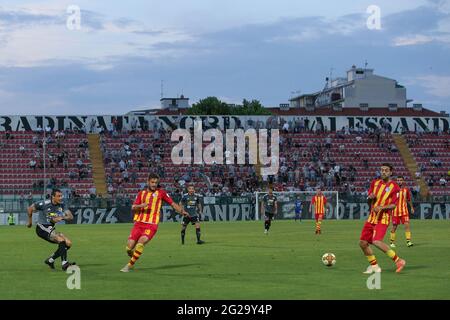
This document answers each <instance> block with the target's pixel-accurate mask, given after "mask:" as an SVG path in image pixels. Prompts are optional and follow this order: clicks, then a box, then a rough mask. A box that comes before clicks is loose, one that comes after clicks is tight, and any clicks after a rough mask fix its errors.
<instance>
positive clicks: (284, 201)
mask: <svg viewBox="0 0 450 320" xmlns="http://www.w3.org/2000/svg"><path fill="white" fill-rule="evenodd" d="M322 193H323V194H324V196H325V197H326V198H327V204H326V205H325V215H324V218H325V219H339V205H338V204H339V193H338V192H337V191H322ZM266 194H267V192H256V206H255V219H256V220H259V219H261V218H262V217H261V207H262V206H263V203H262V200H263V197H264V195H266ZM273 194H274V195H275V196H276V197H277V201H278V212H277V215H276V216H275V219H294V218H295V204H296V202H297V201H301V219H314V212H310V210H309V207H310V204H311V199H312V197H313V196H315V194H316V192H315V191H283V192H273ZM313 210H314V209H313Z"/></svg>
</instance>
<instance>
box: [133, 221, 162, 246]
mask: <svg viewBox="0 0 450 320" xmlns="http://www.w3.org/2000/svg"><path fill="white" fill-rule="evenodd" d="M156 231H158V225H157V224H151V223H144V222H135V223H134V227H133V229H131V233H130V236H129V237H128V240H134V241H138V240H139V238H140V237H147V238H148V240H151V239H152V238H153V237H154V236H155V234H156Z"/></svg>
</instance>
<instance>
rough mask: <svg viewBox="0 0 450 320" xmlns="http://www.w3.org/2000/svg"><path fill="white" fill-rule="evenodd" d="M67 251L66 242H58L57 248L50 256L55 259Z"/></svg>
mask: <svg viewBox="0 0 450 320" xmlns="http://www.w3.org/2000/svg"><path fill="white" fill-rule="evenodd" d="M65 252H67V246H66V242H65V241H63V242H60V243H59V244H58V249H57V250H56V251H55V253H53V255H52V256H51V258H52V259H53V260H56V259H57V258H59V257H61V256H62V255H63V253H65Z"/></svg>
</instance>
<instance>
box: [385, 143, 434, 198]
mask: <svg viewBox="0 0 450 320" xmlns="http://www.w3.org/2000/svg"><path fill="white" fill-rule="evenodd" d="M392 139H393V140H394V143H395V145H396V146H397V148H398V151H399V152H400V155H401V156H402V158H403V161H404V162H405V164H406V167H407V168H408V171H409V173H410V175H411V177H415V176H416V172H417V171H418V170H419V166H418V165H417V162H416V159H414V156H413V154H412V153H411V150H409V148H408V143H407V142H406V139H405V137H404V136H402V135H400V134H394V135H392ZM418 184H419V186H420V194H421V195H422V196H427V195H428V193H429V189H428V186H427V184H426V183H425V180H424V179H423V177H420V179H419V180H418Z"/></svg>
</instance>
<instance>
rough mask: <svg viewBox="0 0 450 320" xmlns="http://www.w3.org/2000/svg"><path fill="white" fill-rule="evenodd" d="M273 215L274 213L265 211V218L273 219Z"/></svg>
mask: <svg viewBox="0 0 450 320" xmlns="http://www.w3.org/2000/svg"><path fill="white" fill-rule="evenodd" d="M273 216H274V214H273V213H267V212H266V213H265V214H264V219H265V220H273Z"/></svg>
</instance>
